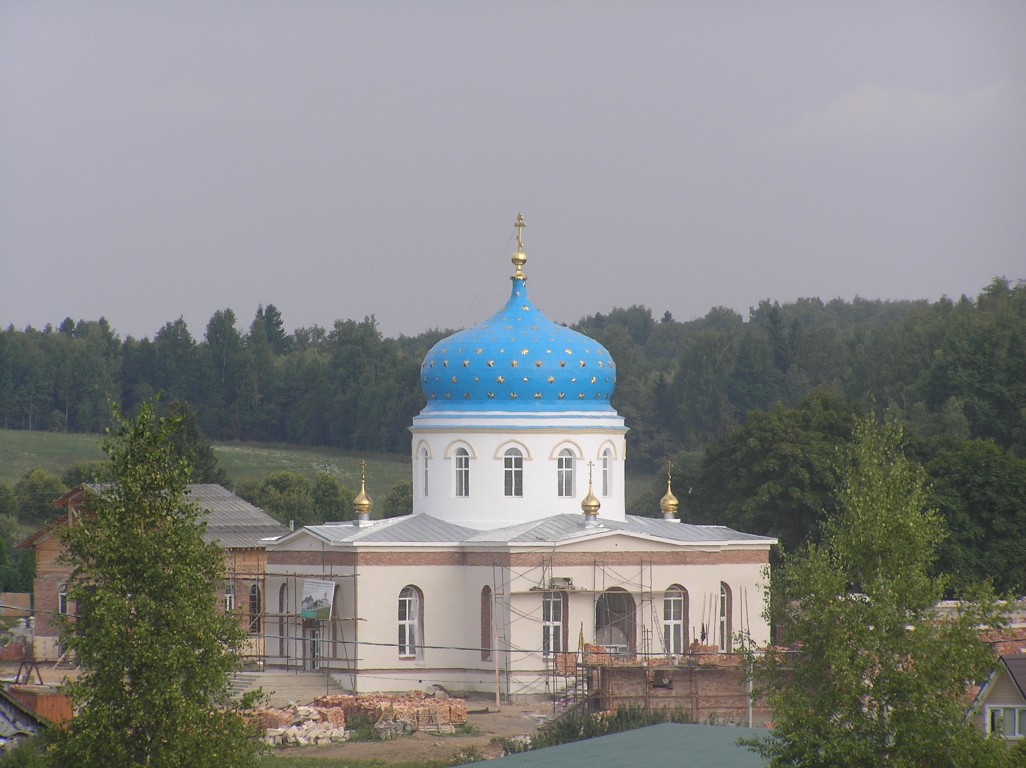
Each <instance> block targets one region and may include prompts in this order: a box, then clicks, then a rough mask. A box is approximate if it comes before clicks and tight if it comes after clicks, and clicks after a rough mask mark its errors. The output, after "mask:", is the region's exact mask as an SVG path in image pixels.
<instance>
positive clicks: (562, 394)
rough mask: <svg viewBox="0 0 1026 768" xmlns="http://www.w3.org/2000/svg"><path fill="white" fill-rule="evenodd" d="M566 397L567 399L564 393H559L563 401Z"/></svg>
mask: <svg viewBox="0 0 1026 768" xmlns="http://www.w3.org/2000/svg"><path fill="white" fill-rule="evenodd" d="M564 397H566V395H565V394H564V393H562V392H560V393H559V399H560V400H562V399H563V398H564Z"/></svg>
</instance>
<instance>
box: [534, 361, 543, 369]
mask: <svg viewBox="0 0 1026 768" xmlns="http://www.w3.org/2000/svg"><path fill="white" fill-rule="evenodd" d="M541 365H542V363H541V360H535V361H534V367H535V368H541Z"/></svg>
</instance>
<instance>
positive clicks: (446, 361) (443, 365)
mask: <svg viewBox="0 0 1026 768" xmlns="http://www.w3.org/2000/svg"><path fill="white" fill-rule="evenodd" d="M442 367H443V368H448V367H449V361H448V360H443V361H442Z"/></svg>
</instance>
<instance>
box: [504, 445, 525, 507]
mask: <svg viewBox="0 0 1026 768" xmlns="http://www.w3.org/2000/svg"><path fill="white" fill-rule="evenodd" d="M502 466H503V493H504V494H505V495H506V496H515V497H517V498H519V497H521V496H523V495H524V454H523V453H522V452H521V451H520V449H519V448H510V449H508V450H507V451H506V453H504V454H503V457H502Z"/></svg>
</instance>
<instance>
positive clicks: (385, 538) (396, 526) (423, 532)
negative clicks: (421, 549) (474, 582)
mask: <svg viewBox="0 0 1026 768" xmlns="http://www.w3.org/2000/svg"><path fill="white" fill-rule="evenodd" d="M307 530H309V531H312V532H313V533H315V534H316V535H318V536H320V537H322V538H324V539H327V540H328V541H330V542H331V543H333V544H336V543H342V542H347V541H351V542H360V543H368V544H369V543H376V544H377V543H380V544H456V543H459V542H461V541H464V540H465V539H466V538H467V537H468V536H471V535H473V534H475V533H477V531H475V530H473V529H472V528H464V527H463V526H462V525H454V524H453V523H448V522H446V521H445V520H439V519H438V518H437V517H432V516H431V515H406V516H404V517H391V518H387V519H385V520H373V521H371V525H367V526H362V527H361V526H359V525H357V524H356V523H355V522H353V521H348V522H344V523H326V524H325V525H308V526H307Z"/></svg>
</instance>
